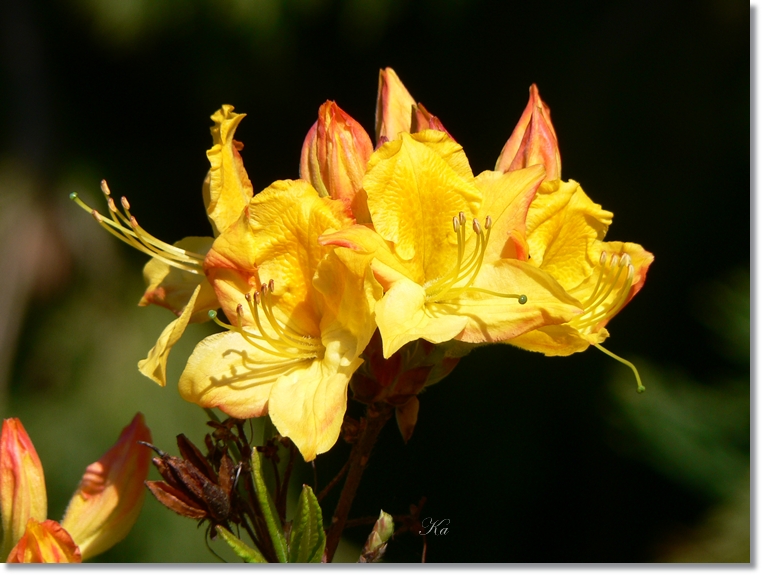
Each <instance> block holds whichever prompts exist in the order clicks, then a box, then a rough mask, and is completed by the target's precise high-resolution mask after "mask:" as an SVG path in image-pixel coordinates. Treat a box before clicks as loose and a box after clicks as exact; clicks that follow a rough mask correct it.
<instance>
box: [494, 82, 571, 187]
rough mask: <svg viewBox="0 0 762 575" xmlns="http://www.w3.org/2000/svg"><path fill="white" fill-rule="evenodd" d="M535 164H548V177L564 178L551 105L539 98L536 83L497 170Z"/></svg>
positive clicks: (530, 90) (531, 89)
mask: <svg viewBox="0 0 762 575" xmlns="http://www.w3.org/2000/svg"><path fill="white" fill-rule="evenodd" d="M536 164H542V165H544V166H545V179H546V180H557V179H560V178H561V154H560V152H559V150H558V138H557V137H556V131H555V129H554V128H553V124H552V123H551V121H550V108H548V106H546V105H545V102H543V101H542V99H540V91H539V90H538V89H537V85H536V84H532V85H531V86H530V88H529V103H528V104H527V107H526V108H525V109H524V113H523V114H521V118H520V119H519V123H518V124H516V127H515V128H514V129H513V133H512V134H511V137H510V138H508V141H507V142H506V143H505V146H504V147H503V151H502V152H501V153H500V157H499V158H498V159H497V165H496V166H495V169H496V170H498V171H502V172H510V171H512V170H520V169H521V168H526V167H529V166H534V165H536Z"/></svg>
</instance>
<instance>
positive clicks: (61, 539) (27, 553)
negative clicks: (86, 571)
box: [7, 517, 82, 563]
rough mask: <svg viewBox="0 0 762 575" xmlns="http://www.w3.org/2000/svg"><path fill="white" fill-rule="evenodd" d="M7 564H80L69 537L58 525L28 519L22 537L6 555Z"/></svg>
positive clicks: (77, 552) (75, 546)
mask: <svg viewBox="0 0 762 575" xmlns="http://www.w3.org/2000/svg"><path fill="white" fill-rule="evenodd" d="M7 562H8V563H82V554H81V553H80V550H79V548H78V547H77V544H76V543H74V540H73V539H72V538H71V535H70V534H69V533H67V531H66V530H65V529H64V528H63V527H61V526H60V525H59V524H58V523H56V522H55V521H53V520H51V519H47V520H46V521H43V522H42V523H39V522H38V521H36V520H35V519H34V518H32V517H30V518H29V521H28V522H27V525H26V530H25V531H24V535H23V536H22V537H21V539H19V541H18V543H17V544H16V546H15V547H14V548H13V549H12V550H11V552H10V554H9V555H8V561H7Z"/></svg>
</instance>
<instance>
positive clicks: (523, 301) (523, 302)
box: [519, 294, 527, 305]
mask: <svg viewBox="0 0 762 575" xmlns="http://www.w3.org/2000/svg"><path fill="white" fill-rule="evenodd" d="M519 303H520V304H521V305H524V304H525V303H527V296H525V295H524V294H521V295H520V296H519Z"/></svg>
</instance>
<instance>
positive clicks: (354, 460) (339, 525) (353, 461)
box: [325, 403, 394, 563]
mask: <svg viewBox="0 0 762 575" xmlns="http://www.w3.org/2000/svg"><path fill="white" fill-rule="evenodd" d="M393 411H394V408H393V407H392V406H391V405H389V404H386V403H382V404H380V405H369V406H368V408H367V410H366V412H365V426H364V428H363V430H362V432H361V433H360V437H358V438H357V441H356V442H355V444H354V446H353V447H352V451H351V452H350V454H349V462H348V463H349V471H348V472H347V478H346V480H345V481H344V487H342V489H341V495H340V496H339V502H338V503H337V504H336V510H335V511H334V512H333V519H332V520H331V527H330V528H329V529H328V535H327V538H326V545H325V557H326V560H327V562H328V563H330V562H331V561H332V560H333V555H334V554H335V553H336V548H337V547H338V546H339V541H340V540H341V533H342V532H343V531H344V526H345V524H346V522H347V516H348V515H349V511H350V509H351V507H352V501H353V500H354V498H355V494H356V493H357V488H358V487H359V485H360V479H362V474H363V473H364V472H365V467H366V466H367V465H368V460H369V459H370V452H371V450H372V449H373V446H374V445H375V444H376V439H378V434H379V433H381V429H383V427H384V424H385V423H386V422H387V421H388V420H389V418H390V417H391V415H392V413H393Z"/></svg>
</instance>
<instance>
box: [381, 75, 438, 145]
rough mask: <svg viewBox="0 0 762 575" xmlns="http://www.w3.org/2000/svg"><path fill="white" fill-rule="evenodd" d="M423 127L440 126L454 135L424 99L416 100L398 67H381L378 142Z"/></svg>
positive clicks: (430, 128) (429, 128) (432, 127)
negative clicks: (432, 111)
mask: <svg viewBox="0 0 762 575" xmlns="http://www.w3.org/2000/svg"><path fill="white" fill-rule="evenodd" d="M422 130H439V131H440V132H445V133H446V134H447V135H450V134H449V132H447V130H445V127H444V126H443V125H442V122H440V121H439V118H437V117H436V116H433V115H432V114H430V113H429V111H428V110H427V109H426V108H424V107H423V104H421V103H420V102H419V103H416V101H415V99H414V98H413V96H411V95H410V92H408V91H407V88H405V85H404V84H403V83H402V81H401V80H400V79H399V76H397V74H396V73H395V71H394V70H392V69H391V68H385V69H383V70H381V71H380V72H379V74H378V97H377V99H376V143H377V145H378V146H381V145H382V144H384V143H385V142H387V141H389V140H394V139H396V138H397V137H398V136H399V134H400V132H409V133H411V134H413V133H415V132H420V131H422Z"/></svg>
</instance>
